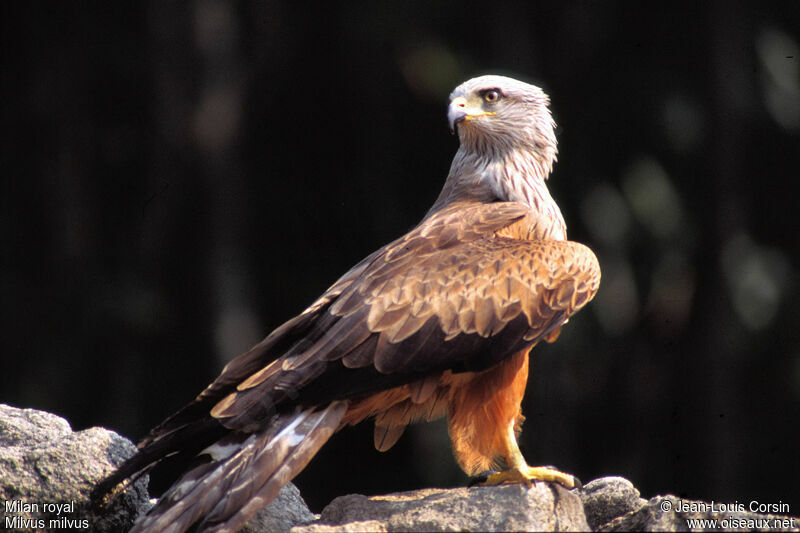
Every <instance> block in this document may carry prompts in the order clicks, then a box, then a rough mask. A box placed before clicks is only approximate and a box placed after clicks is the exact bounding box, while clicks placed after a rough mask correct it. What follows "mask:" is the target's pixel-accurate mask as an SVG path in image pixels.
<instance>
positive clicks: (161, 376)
mask: <svg viewBox="0 0 800 533" xmlns="http://www.w3.org/2000/svg"><path fill="white" fill-rule="evenodd" d="M0 10H2V13H0V18H2V42H1V43H0V54H2V76H1V79H2V89H3V95H4V96H3V99H2V161H0V163H1V164H2V182H1V183H2V185H1V186H2V189H0V245H1V248H0V353H1V354H2V369H1V370H0V401H2V402H5V403H9V404H12V405H16V406H20V407H35V408H39V409H46V410H50V411H53V412H55V413H58V414H60V415H62V416H64V417H66V418H67V419H69V420H70V422H71V423H72V425H73V426H74V427H75V428H79V429H80V428H86V427H90V426H94V425H102V426H106V427H110V428H113V429H115V430H117V431H120V432H122V433H123V434H125V435H128V436H130V437H131V438H133V439H135V440H137V439H138V438H140V437H142V436H143V435H144V434H145V433H146V432H147V430H148V429H149V428H150V427H152V426H153V425H155V424H156V423H158V422H159V421H160V420H161V419H163V418H164V417H165V416H167V415H168V414H170V413H172V412H173V411H174V410H176V409H177V408H178V407H180V406H181V405H182V404H184V403H185V402H187V401H188V400H190V399H191V398H192V397H193V396H194V395H195V394H196V393H197V392H199V391H200V390H201V389H202V388H203V387H204V386H205V385H206V384H207V383H208V382H209V381H211V380H212V379H213V378H214V377H215V376H216V375H217V373H218V372H219V370H220V369H221V367H222V366H223V364H224V363H225V362H226V361H227V360H228V359H230V358H231V357H233V356H235V355H236V354H238V353H239V352H240V351H242V350H244V349H245V348H247V347H249V346H250V345H251V344H253V343H255V342H257V341H258V340H260V339H261V338H262V337H263V336H265V335H266V334H267V333H268V332H269V331H270V330H271V329H273V328H274V327H276V326H278V325H279V324H281V323H282V322H283V321H285V320H287V319H289V318H291V317H292V316H294V315H295V314H296V313H298V312H300V311H301V310H302V309H303V308H304V307H305V306H306V305H308V304H309V303H310V302H311V301H313V300H314V299H315V298H316V296H317V295H318V294H319V293H321V292H322V291H323V290H324V289H325V288H326V287H327V286H328V285H330V284H331V283H332V282H333V281H334V280H335V279H336V278H337V277H338V276H339V275H340V274H342V273H343V272H344V271H346V270H347V269H348V268H349V267H350V266H351V265H352V264H354V263H356V262H357V261H358V260H360V259H361V258H362V257H363V256H365V255H367V254H368V253H370V252H371V251H373V250H374V249H376V248H378V247H379V246H381V245H383V244H384V243H386V242H388V241H389V240H391V239H393V238H395V237H396V236H398V235H400V234H402V233H403V232H405V231H407V230H408V229H410V228H411V227H412V226H413V225H415V224H416V223H417V222H418V221H419V220H420V219H421V217H422V216H423V215H424V213H425V212H426V210H427V209H428V207H429V206H430V205H431V204H432V202H433V200H434V199H435V197H436V194H437V193H438V190H439V188H440V187H441V185H442V183H443V180H444V177H445V175H446V173H447V170H448V167H449V164H450V160H451V158H452V155H453V153H454V152H455V150H456V146H457V140H456V138H455V137H452V136H450V135H449V134H448V131H447V125H446V121H445V106H446V101H447V95H448V93H449V92H450V91H451V90H452V88H453V87H455V86H456V85H457V84H458V83H460V82H461V81H464V80H465V79H467V78H469V77H472V76H473V75H477V74H483V73H489V72H492V73H505V74H509V75H512V76H517V77H520V78H522V79H525V80H528V81H532V82H535V83H537V84H540V85H541V86H542V87H543V88H544V89H545V91H546V92H548V93H549V94H550V95H551V97H552V109H553V112H554V115H555V118H556V120H557V122H558V124H559V141H560V144H559V148H560V153H559V158H560V160H561V161H560V162H559V163H558V164H557V166H556V170H555V173H554V175H553V177H552V179H551V180H550V182H549V185H550V188H551V191H552V193H553V195H554V197H555V198H556V200H557V201H558V202H559V204H560V205H561V207H562V210H563V211H564V214H565V217H566V219H567V224H568V225H569V227H570V236H571V238H572V239H574V240H578V241H581V242H585V243H587V244H589V245H590V246H591V247H592V248H593V249H594V250H596V252H597V255H598V256H599V258H600V263H601V265H602V268H603V284H602V287H601V289H600V293H599V294H598V296H597V298H596V299H595V301H594V302H593V303H592V304H591V305H589V306H588V307H587V309H586V310H585V311H583V312H582V313H580V314H579V315H578V316H577V317H575V318H574V319H573V320H572V321H571V323H570V324H569V326H568V327H566V328H565V330H564V332H563V334H562V336H561V339H559V341H558V342H557V343H556V344H554V345H548V346H540V347H537V348H536V350H535V351H534V353H533V356H532V375H531V379H530V383H529V387H528V395H527V397H526V400H525V403H524V410H525V413H526V414H527V417H528V420H527V422H526V424H525V429H524V432H523V434H522V439H521V446H522V448H523V452H524V453H525V455H526V457H527V459H528V461H529V463H530V464H553V465H557V466H558V467H559V468H561V469H563V470H566V471H568V472H572V473H574V474H576V475H577V476H578V477H580V478H582V479H583V480H584V481H588V480H591V479H594V478H596V477H599V476H603V475H611V474H615V475H622V476H625V477H628V478H630V479H631V480H632V481H633V482H634V483H635V484H636V485H637V487H639V488H640V489H641V491H642V493H643V495H645V496H648V497H649V496H653V495H655V494H657V493H667V492H671V493H677V494H679V495H683V496H687V497H691V498H703V499H706V500H711V499H713V500H716V501H734V500H735V501H739V502H745V503H747V502H749V501H750V500H752V499H757V500H759V501H762V502H777V501H779V500H781V501H783V502H786V503H789V504H790V505H791V512H792V514H798V513H800V497H798V496H799V495H800V494H799V491H798V488H797V483H796V481H797V475H798V473H799V472H798V466H799V464H798V463H799V461H800V459H798V457H799V456H800V455H799V454H798V451H797V450H798V441H797V436H796V429H797V427H798V409H799V408H800V320H798V319H799V318H800V315H799V314H798V313H799V312H800V294H798V290H799V288H798V283H797V281H798V276H797V272H798V266H800V240H798V223H797V211H798V203H797V194H796V192H795V191H796V190H797V179H798V169H799V168H800V44H799V41H798V28H800V4H798V3H797V2H794V1H784V2H736V1H719V2H709V3H694V2H692V3H686V4H684V3H681V2H677V3H675V2H664V3H652V2H610V3H609V2H604V3H600V2H578V3H575V2H560V1H553V2H530V3H522V2H520V3H514V2H505V1H493V2H486V1H482V2H466V1H457V2H456V1H442V2H397V3H378V2H369V1H360V2H351V3H348V4H347V5H346V7H341V6H335V5H334V4H333V3H330V4H326V5H320V4H317V3H313V4H304V3H301V2H290V1H286V0H273V1H267V2H256V1H251V2H234V3H227V2H221V1H216V0H199V1H194V2H177V3H176V2H162V1H160V0H157V1H155V0H154V1H150V2H133V3H117V2H111V3H109V2H70V3H66V2H64V3H61V2H59V3H55V2H54V3H50V4H39V3H33V2H30V3H28V2H17V3H11V2H3V3H2V7H0ZM371 435H372V428H371V425H364V426H363V427H359V428H355V429H350V430H347V431H344V432H342V433H340V434H339V435H338V436H336V437H334V438H333V439H332V440H331V442H330V443H329V444H328V445H327V446H326V447H325V448H324V449H323V451H322V452H321V453H320V454H319V456H318V457H317V458H316V459H315V460H314V461H313V462H312V464H311V465H310V466H309V468H308V469H307V470H306V471H305V472H304V473H303V474H301V476H300V477H299V478H298V480H297V481H298V484H299V485H300V487H301V490H302V491H303V494H304V496H306V498H307V499H308V501H309V503H310V504H311V506H312V508H313V509H315V510H316V511H319V509H320V508H321V506H322V505H323V504H324V503H326V502H327V501H328V500H330V499H331V498H332V497H334V496H336V495H339V494H344V493H348V492H361V493H367V494H373V493H380V492H388V491H396V490H401V489H411V488H419V487H424V486H454V485H459V484H462V483H463V482H464V480H465V478H464V476H463V475H462V474H461V473H460V471H459V470H458V469H457V467H456V465H455V462H454V461H453V460H452V458H451V456H450V452H449V451H448V447H449V443H448V440H447V436H446V432H445V429H444V426H443V424H441V423H439V424H424V425H420V426H416V427H415V428H413V430H410V431H408V433H407V434H406V435H405V436H404V437H403V438H402V439H401V441H400V442H399V443H398V445H397V446H396V447H395V448H394V449H392V450H391V451H390V452H388V453H387V454H379V453H378V452H375V451H374V450H373V449H372V436H371Z"/></svg>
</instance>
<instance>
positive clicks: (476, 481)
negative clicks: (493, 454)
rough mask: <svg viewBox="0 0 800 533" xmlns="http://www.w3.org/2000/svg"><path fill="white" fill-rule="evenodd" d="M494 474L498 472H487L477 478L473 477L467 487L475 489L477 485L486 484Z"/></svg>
mask: <svg viewBox="0 0 800 533" xmlns="http://www.w3.org/2000/svg"><path fill="white" fill-rule="evenodd" d="M492 474H497V470H487V471H485V472H481V473H480V474H478V475H476V476H472V477H470V478H469V480H468V481H467V487H474V486H475V485H479V484H481V483H486V481H488V480H489V476H491V475H492Z"/></svg>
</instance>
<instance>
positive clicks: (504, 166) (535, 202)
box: [427, 145, 566, 227]
mask: <svg viewBox="0 0 800 533" xmlns="http://www.w3.org/2000/svg"><path fill="white" fill-rule="evenodd" d="M492 155H493V157H485V156H482V155H481V154H480V153H478V152H476V151H473V150H467V149H465V148H464V146H463V145H462V146H461V147H460V148H459V149H458V152H456V155H455V158H453V164H452V165H451V167H450V173H449V175H448V177H447V181H446V182H445V184H444V188H443V189H442V192H441V193H440V194H439V198H438V199H437V200H436V202H435V203H434V204H433V207H431V209H430V211H428V215H427V216H430V215H431V214H433V213H435V212H437V211H439V210H440V209H442V208H444V207H445V206H447V205H449V204H451V203H454V202H458V201H475V202H481V203H488V202H495V201H498V200H499V201H502V202H518V203H521V204H524V205H526V206H528V207H529V208H530V209H531V210H532V211H534V212H535V214H536V218H540V217H544V218H548V219H552V222H553V224H554V225H560V226H562V227H566V226H565V224H564V217H563V216H562V215H561V210H560V209H559V208H558V205H557V204H556V202H555V201H554V200H553V197H552V196H550V191H548V190H547V185H546V184H545V179H547V176H548V175H549V174H550V171H551V170H552V168H553V162H554V161H555V148H553V149H552V150H548V151H546V152H545V155H541V153H540V152H539V151H534V150H530V149H518V150H508V151H506V152H504V153H502V154H492Z"/></svg>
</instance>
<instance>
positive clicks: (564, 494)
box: [292, 483, 589, 533]
mask: <svg viewBox="0 0 800 533" xmlns="http://www.w3.org/2000/svg"><path fill="white" fill-rule="evenodd" d="M323 531H325V532H334V531H336V532H339V531H389V532H391V531H589V526H588V524H587V523H586V518H585V516H584V514H583V504H582V503H581V500H580V497H579V496H578V495H577V494H576V493H575V492H571V491H568V490H566V489H564V488H563V487H561V486H559V485H550V484H547V483H535V484H534V486H533V487H532V488H531V489H528V488H526V487H524V486H521V485H507V486H501V487H473V488H456V489H424V490H416V491H410V492H402V493H397V494H387V495H385V496H372V497H366V496H361V495H357V494H352V495H348V496H342V497H339V498H336V499H335V500H333V501H332V502H331V503H330V504H329V505H328V506H327V507H326V508H325V509H323V511H322V514H321V516H320V519H319V522H317V523H315V524H312V525H309V526H301V527H295V528H292V533H312V532H323Z"/></svg>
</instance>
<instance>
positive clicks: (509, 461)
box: [481, 424, 580, 489]
mask: <svg viewBox="0 0 800 533" xmlns="http://www.w3.org/2000/svg"><path fill="white" fill-rule="evenodd" d="M503 441H504V442H503V444H505V446H506V450H507V451H506V453H505V459H506V466H507V467H508V468H507V469H506V470H503V471H502V472H497V473H495V474H490V475H489V476H488V477H487V478H486V481H484V482H482V483H481V484H482V485H501V484H503V483H524V484H526V485H527V486H528V487H530V486H532V485H533V482H534V481H549V482H551V483H552V482H555V483H558V484H559V485H562V486H564V487H566V488H568V489H572V488H575V487H580V481H579V480H578V478H576V477H575V476H573V475H572V474H566V473H564V472H561V471H559V470H556V469H555V468H550V467H548V466H528V464H527V463H526V462H525V458H524V457H523V456H522V452H520V451H519V446H518V445H517V436H516V434H515V432H514V425H513V424H512V425H510V426H509V428H508V431H507V432H506V437H505V439H503Z"/></svg>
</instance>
